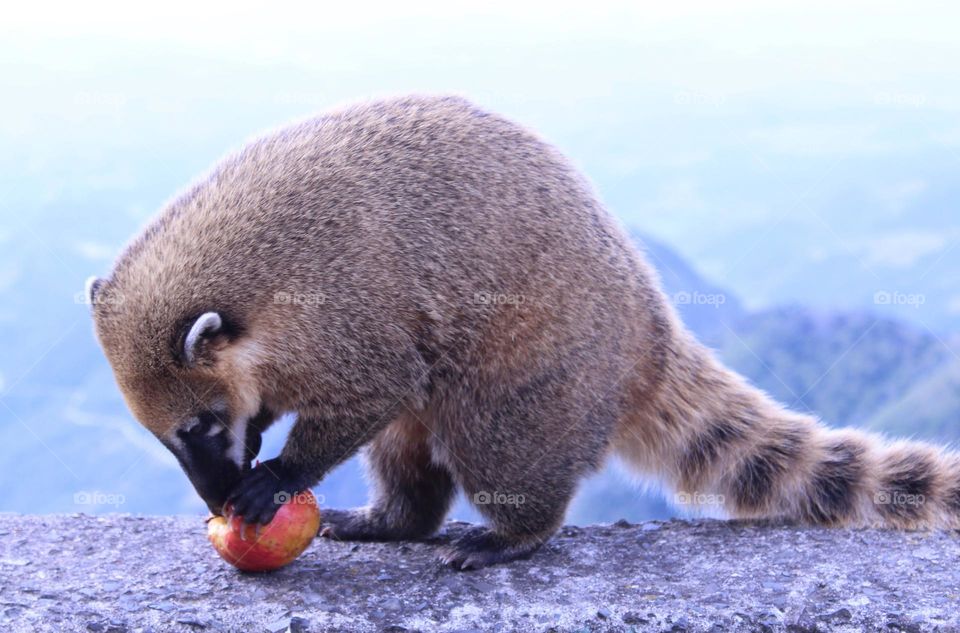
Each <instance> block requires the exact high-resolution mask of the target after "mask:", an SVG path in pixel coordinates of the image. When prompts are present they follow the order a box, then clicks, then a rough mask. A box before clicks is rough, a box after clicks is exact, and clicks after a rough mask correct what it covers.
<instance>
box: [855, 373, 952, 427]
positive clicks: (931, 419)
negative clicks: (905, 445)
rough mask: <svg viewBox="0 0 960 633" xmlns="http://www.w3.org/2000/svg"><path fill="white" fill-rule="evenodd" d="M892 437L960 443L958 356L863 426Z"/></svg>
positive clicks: (908, 390)
mask: <svg viewBox="0 0 960 633" xmlns="http://www.w3.org/2000/svg"><path fill="white" fill-rule="evenodd" d="M864 426H866V427H867V428H869V429H872V430H875V431H882V432H884V433H887V434H889V435H891V436H894V437H915V438H918V439H924V440H930V441H933V442H951V443H953V444H954V445H955V446H960V359H958V358H952V360H951V362H948V363H946V364H945V365H942V366H941V367H939V368H937V370H936V371H933V372H931V373H929V374H927V375H926V376H924V377H923V378H921V379H920V380H917V381H916V382H915V383H914V384H912V385H911V386H910V388H909V389H907V390H906V391H905V392H904V393H902V394H901V395H900V397H899V398H896V399H894V400H892V401H890V402H888V403H887V404H886V405H885V406H884V407H883V408H882V409H880V410H879V411H877V412H876V413H874V414H873V415H872V416H871V417H870V419H869V420H867V422H866V424H865V425H864Z"/></svg>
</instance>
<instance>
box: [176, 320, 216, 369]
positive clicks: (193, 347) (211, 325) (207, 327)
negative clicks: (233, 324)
mask: <svg viewBox="0 0 960 633" xmlns="http://www.w3.org/2000/svg"><path fill="white" fill-rule="evenodd" d="M221 327H223V320H222V319H221V318H220V315H219V314H217V313H216V312H206V313H204V314H201V315H200V316H199V317H197V320H196V321H194V323H193V327H191V328H190V331H189V332H188V333H187V338H186V339H184V341H183V356H184V358H185V359H186V360H187V364H191V365H192V364H193V363H194V362H195V361H196V360H197V346H198V345H199V344H200V341H201V339H202V338H203V337H205V336H210V335H211V334H216V333H217V332H219V331H220V328H221Z"/></svg>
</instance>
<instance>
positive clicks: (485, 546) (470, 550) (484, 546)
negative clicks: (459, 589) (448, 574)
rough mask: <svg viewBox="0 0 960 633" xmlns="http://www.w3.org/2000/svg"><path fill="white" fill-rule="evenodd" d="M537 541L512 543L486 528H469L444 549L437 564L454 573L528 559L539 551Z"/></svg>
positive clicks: (538, 542)
mask: <svg viewBox="0 0 960 633" xmlns="http://www.w3.org/2000/svg"><path fill="white" fill-rule="evenodd" d="M542 544H543V543H542V542H541V541H538V540H532V541H521V542H518V541H514V540H511V539H508V538H505V537H503V536H500V535H498V534H497V533H495V532H493V531H492V530H489V529H487V528H473V529H471V530H469V531H468V532H467V533H466V534H464V535H463V536H460V537H459V538H457V539H456V540H455V541H454V542H453V543H452V544H451V545H449V546H448V547H446V548H444V551H443V553H442V554H441V556H440V561H441V562H442V563H443V564H444V565H448V566H450V567H453V568H454V569H456V570H457V571H466V570H469V569H481V568H483V567H488V566H490V565H496V564H499V563H507V562H510V561H513V560H521V559H524V558H529V557H530V556H531V555H532V554H533V553H534V552H536V551H537V550H538V549H540V546H541V545H542Z"/></svg>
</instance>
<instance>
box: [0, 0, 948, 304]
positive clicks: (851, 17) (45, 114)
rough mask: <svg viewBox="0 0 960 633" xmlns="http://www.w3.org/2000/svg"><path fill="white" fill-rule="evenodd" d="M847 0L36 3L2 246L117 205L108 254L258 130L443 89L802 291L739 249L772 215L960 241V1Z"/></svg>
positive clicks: (19, 12)
mask: <svg viewBox="0 0 960 633" xmlns="http://www.w3.org/2000/svg"><path fill="white" fill-rule="evenodd" d="M836 4H837V3H835V2H809V1H805V2H777V3H770V2H723V3H717V2H670V3H660V2H657V3H643V2H619V3H618V2H614V3H604V2H576V3H569V2H532V3H524V2H472V3H460V4H457V3H449V2H428V3H408V2H404V3H370V2H349V3H330V5H329V6H325V3H310V4H303V5H286V4H284V5H282V8H280V7H279V6H278V7H276V8H274V7H270V8H265V7H264V5H263V4H262V3H238V2H229V3H202V4H201V3H196V4H195V3H176V2H174V3H164V4H163V5H162V6H159V5H157V6H143V7H141V6H132V5H130V4H128V3H120V2H117V3H107V4H102V3H101V4H96V3H95V4H93V5H89V4H83V5H65V6H62V7H53V6H51V5H48V4H45V3H39V4H35V3H29V4H26V5H24V4H20V5H18V6H16V7H12V8H10V9H8V10H7V11H6V12H5V15H4V19H3V20H2V22H0V64H2V73H0V92H2V94H3V95H4V96H5V98H4V99H3V100H2V101H0V144H2V146H3V147H4V148H5V151H4V152H2V153H0V173H2V174H4V175H3V176H2V177H3V178H4V179H5V180H6V182H3V183H2V184H3V190H2V191H0V193H2V194H3V195H2V197H0V239H2V237H3V235H4V234H7V235H9V234H10V233H11V230H12V229H11V228H10V227H9V226H8V225H6V224H7V223H5V222H4V221H3V218H4V217H10V216H12V215H17V216H22V215H23V214H25V213H26V214H36V213H42V212H51V213H52V212H54V211H56V210H59V212H63V213H66V212H73V211H74V210H75V209H77V208H78V207H79V208H83V209H84V212H91V213H93V214H94V219H100V218H110V219H118V218H119V219H120V221H119V222H117V223H115V226H116V233H115V235H114V234H109V235H108V237H109V238H110V239H106V240H104V239H102V238H103V237H104V236H103V235H88V236H81V238H82V244H83V245H82V248H83V249H84V252H85V253H87V254H96V253H98V252H99V253H101V254H106V253H109V252H111V250H112V249H115V248H116V245H115V242H116V241H119V240H120V239H121V238H120V236H121V235H127V234H129V233H130V232H131V230H133V228H134V227H135V225H136V224H138V223H139V222H141V221H142V220H143V218H145V217H146V215H148V214H150V213H152V212H154V211H155V210H156V209H157V208H158V207H159V206H160V205H161V204H162V202H163V201H164V200H165V199H167V198H168V197H169V196H170V195H172V194H173V193H174V192H176V191H177V190H178V189H180V188H182V187H183V186H184V185H185V184H187V183H188V182H189V181H190V180H191V179H192V178H194V177H195V176H196V175H197V174H198V173H202V172H203V171H204V170H205V169H206V168H207V167H208V166H209V165H210V163H211V162H213V161H214V160H215V159H216V158H217V157H219V156H220V155H221V154H222V153H223V152H224V151H226V150H228V149H230V148H233V147H236V146H237V145H238V144H240V143H241V142H242V141H243V140H244V139H246V138H249V137H250V136H251V135H253V134H256V133H258V132H260V131H262V130H264V129H266V128H270V127H274V126H277V125H279V124H281V123H283V122H285V121H287V120H289V119H291V118H297V117H303V116H307V115H309V114H311V113H313V112H316V111H317V110H320V109H323V108H327V107H329V106H331V105H333V104H336V103H339V102H343V101H346V100H354V99H357V98H362V97H367V96H374V95H382V94H390V93H399V92H411V91H428V92H458V93H462V94H465V95H467V96H469V97H471V98H473V99H475V100H477V101H478V102H480V103H481V104H483V105H485V106H487V107H490V108H493V109H496V110H498V111H502V112H504V113H506V114H508V115H510V116H512V117H514V118H516V119H518V120H520V121H522V122H524V123H526V124H528V125H530V126H532V127H534V128H535V129H537V130H538V131H540V132H541V133H542V134H543V135H544V136H545V137H547V138H549V139H550V140H552V141H553V142H555V143H556V144H558V145H559V146H560V147H561V148H562V149H564V150H565V151H566V152H567V153H568V154H569V155H570V156H571V158H572V159H573V160H574V161H575V162H576V163H577V164H578V165H579V166H581V167H582V168H583V170H584V172H585V173H587V174H588V176H590V177H591V178H592V179H593V181H594V182H595V183H596V185H597V188H598V190H599V192H600V194H601V196H602V197H603V199H604V200H605V201H606V202H607V203H608V205H609V207H610V208H611V210H612V211H613V212H614V213H615V214H616V215H618V216H619V217H620V218H621V219H622V220H623V221H624V222H625V223H627V224H629V225H632V226H638V227H640V228H642V229H644V230H647V231H649V232H651V233H653V234H655V235H657V236H659V237H662V238H664V239H666V240H667V241H669V242H670V243H672V244H673V245H675V246H678V247H680V248H681V250H682V252H683V253H684V255H686V256H688V257H690V258H692V259H693V260H694V261H695V263H696V264H697V265H698V267H699V268H700V269H701V270H704V271H706V272H707V273H708V274H710V275H711V276H713V277H714V278H717V279H719V280H721V281H723V280H725V279H727V278H729V279H730V280H731V283H732V284H733V285H734V287H736V288H737V289H738V290H740V291H741V292H743V294H745V295H746V296H747V298H748V300H751V301H752V300H754V299H756V301H757V302H759V303H763V302H767V301H773V300H782V299H783V298H784V296H786V297H787V298H789V297H790V296H793V295H790V293H789V292H788V293H786V295H784V293H782V292H781V293H780V295H777V294H776V293H777V292H779V289H780V288H782V287H784V286H785V285H786V284H785V282H784V280H783V279H782V278H781V276H782V275H787V276H789V275H790V274H791V271H790V266H789V265H787V264H786V263H784V264H782V265H778V266H776V267H775V268H774V270H775V271H776V272H777V273H778V275H779V276H774V277H770V276H768V277H767V278H761V277H758V276H757V275H756V274H754V272H753V270H745V269H744V268H743V266H742V265H741V264H739V263H738V261H737V260H738V259H739V254H740V253H741V252H743V251H745V250H748V251H749V252H751V253H753V252H754V249H753V246H754V245H755V244H759V246H760V249H761V250H762V248H764V244H765V242H763V241H762V239H761V238H760V237H754V236H762V235H766V232H768V231H769V234H770V235H773V236H775V237H776V238H777V239H776V240H775V241H772V242H771V243H770V244H769V251H770V252H769V254H768V255H767V257H768V258H769V259H775V258H776V257H777V256H778V255H779V254H780V253H783V252H789V253H790V254H791V260H790V261H791V262H792V265H793V266H795V267H797V268H802V267H804V266H809V265H812V264H816V263H817V262H821V261H827V260H830V259H831V258H833V257H840V256H845V255H850V256H852V257H854V263H856V264H858V265H859V264H862V265H864V266H867V267H869V266H887V267H892V268H896V267H898V266H899V267H901V268H902V267H903V266H904V265H910V264H912V263H914V262H915V261H916V260H917V258H921V257H927V256H929V257H934V258H935V257H937V256H938V255H940V254H941V253H942V252H943V251H945V250H946V249H948V248H950V247H951V244H953V243H954V242H955V241H957V240H958V239H960V220H958V221H957V222H955V223H954V224H950V223H949V222H947V221H946V220H947V219H949V217H951V213H952V212H953V211H955V209H948V208H945V207H944V205H946V204H947V203H948V201H949V200H951V199H955V197H956V196H955V193H956V192H955V191H953V190H950V189H949V187H948V185H949V184H950V183H952V182H955V181H956V178H954V177H953V175H952V174H955V173H957V170H958V169H960V119H958V117H957V114H958V112H960V63H958V61H957V60H960V38H958V37H957V27H958V26H960V5H957V4H956V3H923V2H920V3H917V2H909V3H907V2H903V3H883V2H846V3H842V6H839V7H838V6H836ZM953 217H957V214H955V213H954V214H953ZM124 218H127V219H126V220H124ZM134 220H135V221H134ZM108 233H109V232H108ZM745 236H746V237H745ZM95 238H96V239H95ZM744 239H747V240H749V244H748V245H747V246H746V247H745V246H744V244H743V243H742V242H743V240H744ZM751 263H752V264H755V262H752V261H751ZM848 264H849V263H848ZM761 266H762V267H763V268H765V269H766V270H768V271H769V270H770V266H769V265H768V263H767V262H766V261H763V262H762V263H761ZM847 283H849V282H847ZM790 292H794V291H790ZM797 292H799V291H797ZM837 292H838V293H840V294H842V292H843V291H842V288H840V289H838V291H837ZM794 294H796V292H794ZM833 299H835V296H834V295H831V298H830V300H833ZM957 301H960V297H958V298H957ZM958 305H960V304H958Z"/></svg>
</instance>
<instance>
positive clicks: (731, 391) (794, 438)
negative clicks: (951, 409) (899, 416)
mask: <svg viewBox="0 0 960 633" xmlns="http://www.w3.org/2000/svg"><path fill="white" fill-rule="evenodd" d="M672 352H673V353H672V354H671V360H670V361H669V362H668V363H667V366H666V367H665V368H664V375H663V377H662V379H661V381H660V383H659V385H658V386H657V388H656V391H655V392H653V393H645V394H642V396H640V397H637V398H636V399H635V400H636V401H635V402H634V403H633V405H634V408H633V410H634V411H635V412H636V413H635V414H633V415H631V417H630V418H629V419H628V420H625V421H624V422H623V423H622V424H621V427H620V428H619V430H618V433H617V437H616V440H615V449H616V451H617V452H618V453H619V455H620V456H621V457H622V458H623V459H624V460H625V461H627V462H628V463H629V464H631V465H633V466H634V467H636V468H637V469H638V470H639V471H640V472H641V473H642V474H645V475H648V476H651V477H656V478H658V479H660V480H661V481H665V483H666V484H667V485H668V487H670V488H672V489H673V491H674V492H675V499H676V501H677V502H678V503H680V504H682V505H688V504H689V505H691V506H699V507H700V508H701V509H703V508H706V509H709V508H711V507H719V508H721V509H722V512H723V513H724V514H726V515H727V516H731V517H735V518H781V519H786V520H793V521H800V522H804V523H811V524H818V525H834V526H841V525H843V526H889V527H896V528H901V529H921V528H960V454H958V453H956V452H952V451H947V450H944V449H942V448H938V447H936V446H933V445H930V444H926V443H922V442H913V441H893V442H891V441H888V440H886V439H884V438H882V437H880V436H877V435H873V434H868V433H864V432H860V431H856V430H853V429H840V430H836V429H831V428H828V427H826V426H824V425H822V424H820V423H819V422H818V421H817V420H816V419H815V418H813V417H811V416H807V415H803V414H799V413H795V412H791V411H787V410H785V409H784V408H782V407H781V406H780V405H778V404H777V403H776V402H774V401H773V400H771V399H770V398H769V397H768V396H767V395H766V394H764V393H763V392H761V391H760V390H758V389H755V388H753V387H751V386H750V385H748V384H747V383H746V382H745V381H744V380H743V379H742V378H740V377H739V376H738V375H736V374H735V373H733V372H731V371H729V370H727V369H726V368H724V367H722V366H721V365H720V364H719V363H717V362H716V361H715V360H714V359H713V357H712V355H711V354H710V352H709V351H707V350H706V349H704V348H703V347H701V346H700V345H699V344H698V343H696V342H694V341H693V340H682V341H680V342H678V343H677V344H676V347H675V349H674V350H672Z"/></svg>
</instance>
